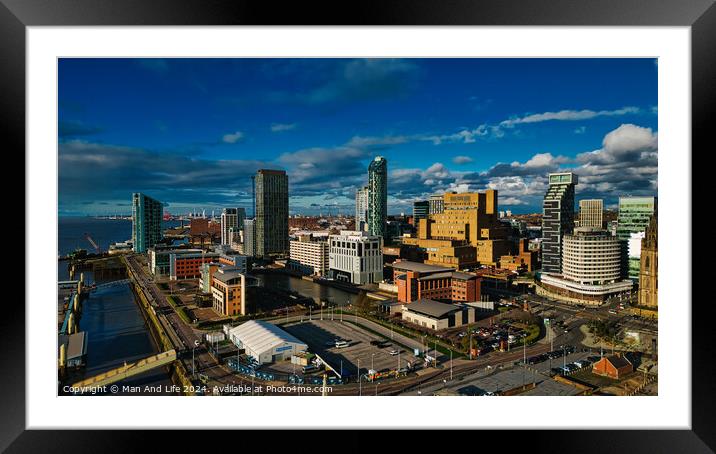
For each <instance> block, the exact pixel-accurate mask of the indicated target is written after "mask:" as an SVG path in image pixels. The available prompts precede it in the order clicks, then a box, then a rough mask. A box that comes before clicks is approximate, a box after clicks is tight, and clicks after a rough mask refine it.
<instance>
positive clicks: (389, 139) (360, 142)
mask: <svg viewBox="0 0 716 454" xmlns="http://www.w3.org/2000/svg"><path fill="white" fill-rule="evenodd" d="M413 139H414V137H409V136H368V137H365V136H353V137H352V138H351V140H350V141H348V143H346V146H348V147H370V146H376V145H398V144H401V143H406V142H409V141H410V140H413Z"/></svg>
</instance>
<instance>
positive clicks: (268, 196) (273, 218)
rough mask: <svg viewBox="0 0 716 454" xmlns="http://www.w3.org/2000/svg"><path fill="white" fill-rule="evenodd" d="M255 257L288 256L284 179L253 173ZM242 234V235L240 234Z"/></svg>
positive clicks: (265, 171) (280, 173) (277, 174)
mask: <svg viewBox="0 0 716 454" xmlns="http://www.w3.org/2000/svg"><path fill="white" fill-rule="evenodd" d="M255 220H256V256H258V257H264V256H268V255H286V254H288V175H286V172H285V171H283V170H268V169H261V170H259V171H258V172H257V173H256V219H255ZM244 234H245V233H244Z"/></svg>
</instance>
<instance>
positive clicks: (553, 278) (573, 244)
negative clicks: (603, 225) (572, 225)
mask: <svg viewBox="0 0 716 454" xmlns="http://www.w3.org/2000/svg"><path fill="white" fill-rule="evenodd" d="M625 252H626V251H625V250H624V245H623V243H622V242H620V241H619V240H618V239H617V238H616V237H614V236H612V235H611V234H609V232H606V231H604V230H601V229H594V228H589V227H582V228H576V229H574V233H572V234H570V235H565V236H564V238H563V242H562V274H561V275H557V274H547V273H544V274H542V277H541V281H542V284H543V285H546V286H547V287H548V288H550V290H553V291H556V292H557V293H561V294H563V295H564V296H567V297H569V298H572V299H577V300H579V299H586V300H602V299H604V298H606V297H608V296H611V295H613V294H618V293H622V292H629V291H630V290H631V288H632V282H631V281H630V280H628V279H624V278H625V271H626V263H625V259H626V254H625Z"/></svg>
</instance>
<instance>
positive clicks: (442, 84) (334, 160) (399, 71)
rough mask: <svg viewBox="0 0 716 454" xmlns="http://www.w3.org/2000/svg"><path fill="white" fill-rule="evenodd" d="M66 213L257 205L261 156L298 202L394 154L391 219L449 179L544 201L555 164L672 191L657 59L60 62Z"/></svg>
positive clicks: (627, 189) (313, 201)
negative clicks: (661, 128)
mask: <svg viewBox="0 0 716 454" xmlns="http://www.w3.org/2000/svg"><path fill="white" fill-rule="evenodd" d="M58 135H59V137H58V141H59V214H60V215H84V214H114V213H129V212H130V200H131V193H132V192H144V193H146V194H148V195H150V196H153V197H155V198H157V199H159V200H161V201H163V202H165V203H166V210H167V211H169V212H171V213H173V214H179V213H186V212H188V211H190V210H194V209H197V210H201V209H206V210H207V211H208V212H210V211H211V210H212V209H217V210H218V209H220V208H221V207H224V206H240V207H241V206H243V207H247V211H248V212H249V214H250V209H248V207H249V206H250V205H251V200H250V199H251V178H250V176H251V175H252V174H253V173H255V172H256V170H257V169H260V168H278V169H284V170H286V171H287V172H288V175H289V186H290V211H291V213H303V214H316V213H319V212H321V211H322V212H324V213H325V212H326V209H327V208H328V207H330V208H331V209H332V211H333V212H335V211H336V210H337V209H340V210H341V211H342V212H346V213H348V212H350V213H352V211H353V203H354V202H353V201H354V194H355V190H356V188H357V187H359V186H361V185H364V184H365V183H366V179H367V166H368V163H369V162H370V160H371V159H372V158H373V157H375V156H378V155H381V156H384V157H385V158H386V159H387V160H388V169H389V183H388V193H389V200H388V204H389V213H391V214H397V213H400V212H406V213H409V212H411V206H412V202H413V201H415V200H420V199H424V198H426V197H427V196H428V195H429V194H432V193H439V192H443V191H446V190H456V191H467V190H470V191H482V190H484V189H487V188H494V189H497V190H498V191H499V204H500V209H511V210H512V211H513V212H515V213H530V212H540V211H541V198H542V196H543V195H544V192H545V190H546V176H547V174H548V173H549V172H553V171H557V170H566V169H570V170H573V171H574V172H576V173H577V174H578V175H579V178H580V184H579V185H578V187H577V198H578V199H580V198H594V197H598V198H604V199H605V203H606V205H607V206H611V205H614V204H615V203H616V200H617V198H618V197H619V196H620V195H655V194H656V191H657V148H658V146H657V64H656V60H654V59H408V60H394V59H372V60H369V59H357V60H353V59H61V60H60V62H59V119H58Z"/></svg>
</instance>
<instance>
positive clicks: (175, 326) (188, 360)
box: [127, 255, 246, 386]
mask: <svg viewBox="0 0 716 454" xmlns="http://www.w3.org/2000/svg"><path fill="white" fill-rule="evenodd" d="M127 264H128V265H129V266H130V267H131V268H132V270H133V271H134V275H135V276H136V277H137V280H136V282H137V283H138V284H139V286H140V287H141V288H142V290H143V291H144V295H145V296H146V297H147V299H148V300H149V304H150V305H151V306H152V307H153V308H154V309H155V311H156V313H157V315H158V316H159V318H160V320H161V321H162V322H163V325H164V328H165V330H166V331H167V333H168V335H169V337H170V339H172V342H173V343H174V344H175V345H174V349H175V350H176V351H177V358H179V359H180V360H181V361H182V362H183V363H184V367H185V368H186V370H187V372H189V374H190V375H192V374H193V372H194V368H195V372H196V375H197V376H198V374H200V373H201V374H204V375H206V376H207V377H208V378H209V385H210V386H213V385H226V384H232V385H239V384H242V383H243V384H245V383H246V380H242V379H240V378H238V377H236V376H235V375H234V374H232V373H231V372H229V370H228V369H226V368H225V367H224V366H221V365H219V364H217V362H216V360H214V358H213V357H212V356H211V355H210V354H209V352H208V351H207V349H206V347H205V346H204V345H203V344H200V345H199V346H198V347H196V348H194V343H195V342H196V341H198V342H201V337H202V333H201V332H200V331H197V330H194V329H193V328H192V327H190V326H187V325H186V323H184V321H183V320H182V319H181V317H180V316H179V314H177V313H176V311H175V310H174V308H173V307H172V305H171V304H170V303H169V301H167V298H166V296H165V295H164V294H163V293H162V291H161V290H160V289H159V287H158V286H157V285H156V283H154V281H153V279H152V277H151V276H150V275H149V273H148V270H147V269H146V268H145V267H146V265H145V264H144V263H142V262H141V261H140V259H139V256H137V255H129V256H127ZM192 350H194V351H192ZM192 353H193V355H192ZM192 356H193V361H192Z"/></svg>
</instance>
